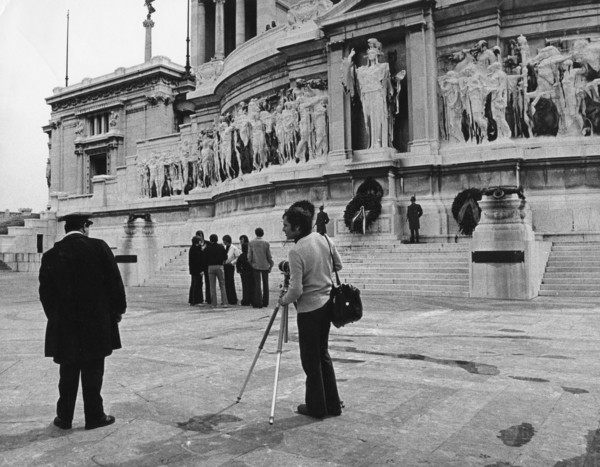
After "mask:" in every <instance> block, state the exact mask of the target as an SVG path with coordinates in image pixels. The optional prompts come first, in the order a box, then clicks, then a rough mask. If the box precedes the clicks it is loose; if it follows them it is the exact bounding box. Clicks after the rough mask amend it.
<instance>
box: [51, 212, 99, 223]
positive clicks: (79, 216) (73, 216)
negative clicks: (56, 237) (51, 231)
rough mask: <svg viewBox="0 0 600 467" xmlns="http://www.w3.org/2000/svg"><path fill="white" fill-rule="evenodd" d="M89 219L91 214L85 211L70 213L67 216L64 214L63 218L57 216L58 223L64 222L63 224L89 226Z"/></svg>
mask: <svg viewBox="0 0 600 467" xmlns="http://www.w3.org/2000/svg"><path fill="white" fill-rule="evenodd" d="M90 217H92V213H91V212H87V211H76V212H70V213H68V214H65V215H64V216H59V217H58V219H57V220H58V221H59V222H60V221H64V222H77V221H79V222H89V223H90V224H91V223H92V221H90Z"/></svg>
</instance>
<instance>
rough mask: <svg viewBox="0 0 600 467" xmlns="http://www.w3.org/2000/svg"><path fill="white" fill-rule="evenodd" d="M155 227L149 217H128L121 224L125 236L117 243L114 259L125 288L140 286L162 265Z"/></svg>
mask: <svg viewBox="0 0 600 467" xmlns="http://www.w3.org/2000/svg"><path fill="white" fill-rule="evenodd" d="M155 225H156V222H154V221H152V220H150V217H149V216H147V218H146V219H144V218H135V219H131V217H130V219H128V220H127V221H125V222H124V223H123V229H124V230H125V235H124V236H123V237H121V239H120V241H119V247H118V249H117V252H116V253H115V258H116V260H117V264H118V265H119V270H120V271H121V276H122V277H123V282H124V283H125V285H126V286H139V285H142V284H143V283H144V281H145V280H146V279H148V278H149V277H150V276H151V274H152V272H153V271H155V270H156V269H158V267H159V266H160V265H161V264H162V263H161V260H162V258H161V250H162V247H161V245H160V241H159V238H158V237H157V236H156V235H155V232H154V228H155Z"/></svg>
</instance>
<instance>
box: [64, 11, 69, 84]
mask: <svg viewBox="0 0 600 467" xmlns="http://www.w3.org/2000/svg"><path fill="white" fill-rule="evenodd" d="M65 67H66V68H65V87H68V86H69V10H67V59H66V66H65Z"/></svg>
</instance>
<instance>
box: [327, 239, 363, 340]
mask: <svg viewBox="0 0 600 467" xmlns="http://www.w3.org/2000/svg"><path fill="white" fill-rule="evenodd" d="M323 236H324V237H325V240H327V243H328V244H329V254H330V255H331V262H332V263H333V272H335V280H336V284H333V286H332V287H331V292H330V297H329V303H328V307H329V310H330V311H331V322H332V323H333V325H334V326H335V327H336V328H341V327H342V326H345V325H346V324H348V323H354V322H355V321H358V320H359V319H361V318H362V315H363V306H362V300H361V298H360V290H358V289H357V288H356V287H354V286H353V285H351V284H342V283H341V282H340V276H338V273H337V270H336V269H335V261H334V260H333V251H332V250H331V243H329V239H328V238H327V235H323Z"/></svg>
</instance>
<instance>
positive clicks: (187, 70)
mask: <svg viewBox="0 0 600 467" xmlns="http://www.w3.org/2000/svg"><path fill="white" fill-rule="evenodd" d="M185 42H186V51H185V77H186V78H189V77H190V76H191V72H190V70H191V68H192V67H191V66H190V0H187V37H186V39H185Z"/></svg>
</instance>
